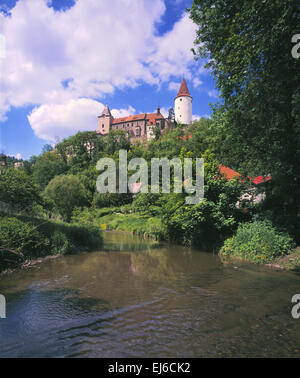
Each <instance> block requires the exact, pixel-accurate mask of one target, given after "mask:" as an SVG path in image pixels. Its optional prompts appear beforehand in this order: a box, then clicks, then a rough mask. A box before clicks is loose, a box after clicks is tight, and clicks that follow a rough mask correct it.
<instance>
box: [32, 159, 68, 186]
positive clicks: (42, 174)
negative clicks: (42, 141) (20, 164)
mask: <svg viewBox="0 0 300 378" xmlns="http://www.w3.org/2000/svg"><path fill="white" fill-rule="evenodd" d="M67 169H68V167H67V165H66V163H65V162H64V161H63V160H62V159H61V158H60V156H59V155H58V154H56V153H53V152H45V153H44V154H43V155H42V156H40V157H39V158H38V159H37V161H36V163H35V165H34V168H33V178H34V181H35V182H36V183H37V184H38V185H39V187H40V188H41V189H42V190H43V189H45V187H46V185H47V184H48V182H49V181H50V180H51V179H53V177H55V176H57V175H60V174H62V173H64V172H66V170H67Z"/></svg>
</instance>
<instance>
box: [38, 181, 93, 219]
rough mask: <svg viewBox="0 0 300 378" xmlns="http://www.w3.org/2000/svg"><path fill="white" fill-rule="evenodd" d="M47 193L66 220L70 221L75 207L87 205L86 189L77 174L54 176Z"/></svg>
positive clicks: (46, 190)
mask: <svg viewBox="0 0 300 378" xmlns="http://www.w3.org/2000/svg"><path fill="white" fill-rule="evenodd" d="M45 195H46V196H47V197H49V198H50V199H51V200H52V201H53V202H54V203H55V207H56V209H57V211H58V212H59V213H60V214H61V216H62V217H63V219H64V220H66V221H67V222H69V221H70V219H71V215H72V211H73V210H74V209H75V207H80V206H85V205H87V193H86V190H85V188H84V186H83V184H81V182H80V181H79V179H78V178H77V177H76V176H73V175H61V176H56V177H54V178H53V179H52V180H51V181H50V182H49V184H48V185H47V187H46V189H45Z"/></svg>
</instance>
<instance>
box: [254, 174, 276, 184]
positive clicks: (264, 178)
mask: <svg viewBox="0 0 300 378" xmlns="http://www.w3.org/2000/svg"><path fill="white" fill-rule="evenodd" d="M271 179H272V177H271V176H257V177H254V178H252V179H251V180H252V182H253V184H255V185H258V184H262V183H265V182H267V181H269V180H271Z"/></svg>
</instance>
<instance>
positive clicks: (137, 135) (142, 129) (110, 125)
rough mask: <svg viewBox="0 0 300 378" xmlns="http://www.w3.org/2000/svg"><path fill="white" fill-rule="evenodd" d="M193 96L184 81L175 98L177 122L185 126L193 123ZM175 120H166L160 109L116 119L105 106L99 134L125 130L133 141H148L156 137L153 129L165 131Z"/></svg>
mask: <svg viewBox="0 0 300 378" xmlns="http://www.w3.org/2000/svg"><path fill="white" fill-rule="evenodd" d="M192 100H193V99H192V96H191V95H190V93H189V90H188V87H187V84H186V81H185V79H184V78H183V79H182V82H181V85H180V88H179V91H178V94H177V96H176V98H175V106H174V113H175V121H176V122H177V123H181V124H184V125H189V124H190V123H191V122H192ZM173 122H174V121H173V120H170V119H167V118H164V116H163V115H162V114H161V113H160V108H158V109H157V112H156V113H143V114H137V115H132V116H128V117H122V118H114V117H113V116H112V114H111V112H110V110H109V107H108V105H106V106H105V108H104V110H103V112H102V114H101V116H99V117H98V129H97V133H98V134H100V135H107V134H108V133H109V131H110V130H111V129H112V130H118V129H120V130H124V131H125V132H127V133H128V135H129V136H130V137H131V138H133V139H144V138H145V139H147V140H150V139H152V138H153V137H154V135H153V129H154V128H155V127H159V129H160V130H162V131H163V130H165V129H167V128H168V127H170V125H171V124H172V123H173Z"/></svg>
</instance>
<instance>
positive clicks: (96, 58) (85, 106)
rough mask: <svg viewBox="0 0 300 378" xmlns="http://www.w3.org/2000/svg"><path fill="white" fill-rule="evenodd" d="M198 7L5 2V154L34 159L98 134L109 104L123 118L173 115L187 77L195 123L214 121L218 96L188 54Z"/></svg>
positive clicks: (104, 1) (0, 137)
mask: <svg viewBox="0 0 300 378" xmlns="http://www.w3.org/2000/svg"><path fill="white" fill-rule="evenodd" d="M191 2H192V1H191V0H151V1H149V0H135V1H134V2H133V1H127V0H98V1H95V0H77V1H73V0H52V2H51V1H49V0H19V1H15V0H0V34H1V35H2V36H3V35H4V38H5V46H6V47H5V57H4V58H3V52H2V54H0V74H1V77H0V79H1V83H0V122H1V126H0V127H1V129H0V142H1V152H4V153H6V154H9V155H14V156H18V157H20V156H21V157H22V158H25V159H27V158H29V157H30V156H31V155H38V154H40V153H41V149H42V147H43V145H44V144H46V143H51V144H54V143H55V141H58V140H62V139H63V138H64V137H67V136H69V135H73V134H74V133H76V132H77V131H84V130H95V129H96V128H97V115H99V114H101V111H102V109H103V106H104V105H105V104H106V103H107V104H108V105H109V107H110V109H111V110H112V112H113V115H114V116H115V117H119V116H125V115H128V114H137V113H142V112H153V111H154V110H155V109H156V108H157V107H158V106H160V107H161V109H162V112H164V113H165V114H166V112H167V110H168V109H169V108H170V107H173V106H174V98H175V96H176V93H177V90H178V86H179V83H180V81H181V79H182V77H183V76H184V77H185V78H186V81H187V84H188V87H189V90H190V93H191V95H192V96H193V115H194V117H195V118H197V117H200V116H208V115H210V114H211V109H210V107H209V103H215V102H216V101H218V98H217V91H216V90H215V89H214V83H213V80H212V77H211V75H210V73H209V72H208V71H207V70H206V69H204V68H203V65H204V62H203V61H201V60H198V61H197V62H195V61H194V59H193V55H192V53H191V51H190V49H191V47H193V40H194V38H195V28H196V27H195V25H193V24H192V22H191V20H190V19H189V18H188V17H187V15H186V14H185V12H184V11H185V9H186V8H187V7H189V6H190V5H191ZM2 40H3V39H2ZM1 56H2V58H1Z"/></svg>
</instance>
